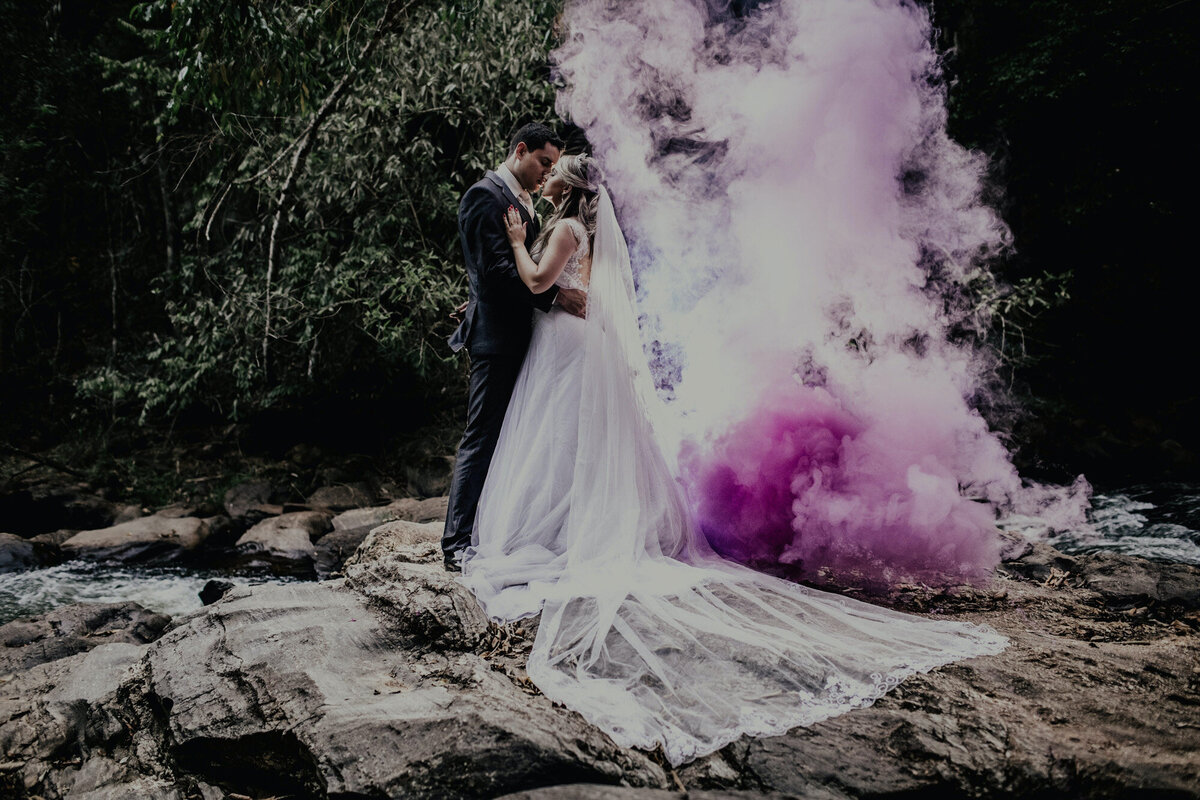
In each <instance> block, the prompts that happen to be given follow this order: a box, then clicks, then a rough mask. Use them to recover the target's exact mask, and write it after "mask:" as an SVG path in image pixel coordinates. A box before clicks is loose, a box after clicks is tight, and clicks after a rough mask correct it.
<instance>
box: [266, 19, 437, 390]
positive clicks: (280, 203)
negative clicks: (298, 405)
mask: <svg viewBox="0 0 1200 800" xmlns="http://www.w3.org/2000/svg"><path fill="white" fill-rule="evenodd" d="M414 2H416V0H403V1H402V0H388V4H387V8H385V9H384V11H383V16H382V17H381V18H380V20H379V24H378V25H377V26H376V27H375V32H374V33H373V34H372V35H371V38H370V39H369V40H368V41H367V43H366V44H364V45H363V47H362V49H361V50H360V51H359V53H358V58H357V59H356V60H355V61H354V63H353V64H351V65H350V69H348V70H347V71H346V73H345V74H344V75H342V77H341V78H339V79H338V82H337V83H336V84H334V86H333V88H332V89H331V90H330V91H329V94H327V95H326V96H325V99H324V100H323V101H322V102H321V105H320V107H319V108H318V109H317V111H316V113H315V114H313V117H312V119H311V120H309V123H308V126H307V127H305V129H304V131H303V132H302V133H301V134H300V137H299V138H298V139H297V140H296V143H295V145H293V146H295V148H296V150H295V152H294V153H293V154H292V163H291V166H290V167H289V169H288V173H287V178H285V179H284V181H283V186H281V187H280V189H279V197H278V199H277V200H276V203H275V215H274V218H273V219H272V220H271V236H270V239H269V240H268V243H267V279H266V318H265V320H264V324H263V339H262V360H263V370H264V371H266V370H267V368H268V364H269V362H268V349H269V346H270V341H271V280H272V279H273V278H274V276H275V265H276V263H277V262H278V260H279V229H280V226H281V225H282V224H283V220H284V218H285V216H286V215H287V212H288V204H289V203H290V202H291V199H292V190H293V189H294V188H295V186H296V181H297V179H298V178H299V176H300V174H301V173H302V172H303V171H304V165H305V164H306V163H307V161H308V154H309V152H311V150H312V147H313V143H314V142H315V141H316V135H317V131H318V130H319V129H320V127H321V125H322V124H323V123H324V122H325V120H326V119H328V118H329V115H330V114H332V113H333V109H334V107H335V106H337V103H338V101H339V100H341V99H342V96H343V95H344V94H345V93H346V89H347V88H348V87H349V86H350V83H351V81H353V80H354V78H355V77H357V75H358V71H359V68H360V67H361V66H362V64H363V63H364V62H365V61H366V60H367V58H368V57H370V55H371V53H372V51H374V50H375V48H376V46H378V44H379V43H380V42H381V41H382V40H383V37H384V36H385V35H386V34H387V33H389V32H390V31H391V29H392V28H393V27H394V25H395V22H396V19H397V18H398V17H399V16H400V15H401V14H402V13H404V12H405V11H407V10H408V8H409V7H410V6H411V5H412V4H413V3H414Z"/></svg>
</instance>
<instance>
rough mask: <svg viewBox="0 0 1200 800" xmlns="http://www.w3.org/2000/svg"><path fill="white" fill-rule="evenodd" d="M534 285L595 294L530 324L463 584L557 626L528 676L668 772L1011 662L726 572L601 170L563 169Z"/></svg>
mask: <svg viewBox="0 0 1200 800" xmlns="http://www.w3.org/2000/svg"><path fill="white" fill-rule="evenodd" d="M542 196H543V197H545V198H546V199H548V200H550V202H551V203H553V204H554V205H555V207H556V208H555V211H554V213H553V215H552V216H551V217H550V219H549V220H548V222H547V224H546V226H545V229H544V230H543V232H542V233H541V235H540V236H539V238H538V240H537V241H536V242H535V244H534V247H533V252H532V253H530V252H527V251H526V249H525V245H524V225H523V224H522V223H521V221H520V218H519V217H518V216H517V215H516V214H515V212H513V211H512V210H510V212H509V214H508V215H507V216H506V219H505V223H506V228H507V230H508V237H509V241H510V243H511V244H512V247H513V251H514V256H515V258H516V262H517V267H518V271H519V272H520V275H521V278H522V280H524V281H525V283H526V285H528V286H529V288H530V289H531V290H533V291H534V292H540V291H545V290H546V289H548V288H549V287H550V286H551V285H554V284H557V285H559V286H566V287H571V288H579V289H586V290H587V291H588V313H587V318H586V319H580V318H578V317H574V316H571V315H569V314H566V313H564V312H561V311H558V310H553V309H552V310H551V311H550V312H548V313H543V312H540V311H536V312H534V314H535V320H534V328H533V337H532V341H531V343H530V346H529V351H528V354H527V355H526V357H525V362H524V364H523V366H522V368H521V372H520V376H519V377H518V378H517V384H516V388H515V390H514V391H513V395H512V400H511V402H510V403H509V406H508V410H507V413H506V414H505V417H504V423H503V427H502V429H501V433H500V439H499V443H498V444H497V446H496V451H495V455H494V456H493V460H492V464H491V468H490V469H489V471H488V475H487V480H486V482H485V484H484V488H483V494H482V496H481V498H480V502H479V510H478V515H477V518H476V524H475V528H474V533H473V538H472V546H471V547H470V548H469V549H468V550H467V552H466V554H465V558H464V561H463V576H462V578H461V579H460V580H462V582H463V583H464V584H465V585H466V586H467V587H469V588H470V589H471V590H472V591H473V592H474V593H475V596H476V597H477V598H478V600H479V602H480V604H481V605H482V606H483V608H484V610H485V611H486V612H487V614H488V616H490V617H491V618H492V619H494V620H497V621H499V622H507V621H512V620H516V619H520V618H522V617H527V616H532V615H535V614H538V613H539V612H540V613H541V622H540V625H539V627H538V632H537V636H536V638H535V640H534V643H533V649H532V651H531V653H530V655H529V661H528V665H527V671H528V674H529V677H530V679H532V680H533V682H534V683H535V684H536V685H537V686H538V688H540V689H541V690H542V692H543V693H544V694H545V695H546V696H548V697H549V698H551V699H552V700H555V701H558V702H561V703H563V704H564V705H566V706H568V707H569V708H572V709H574V710H576V711H578V712H579V713H581V714H582V715H583V716H584V717H585V718H587V719H588V721H589V722H591V723H592V724H594V725H596V726H598V727H600V728H601V729H603V730H604V731H605V732H606V733H608V734H609V735H610V736H611V737H612V738H613V739H614V740H615V741H616V742H617V743H618V744H621V745H624V746H633V747H641V748H646V749H653V748H655V747H656V746H660V745H661V746H662V748H663V750H664V752H665V754H666V756H667V758H668V760H669V761H670V762H671V763H672V764H676V765H677V764H680V763H683V762H685V761H688V760H690V759H692V758H695V757H698V756H701V755H704V754H707V753H710V752H713V751H714V750H717V749H719V748H720V747H722V746H724V745H725V744H727V743H729V742H730V741H733V740H734V739H736V738H738V737H739V736H742V735H743V734H750V735H771V734H779V733H782V732H784V731H786V730H788V729H789V728H792V727H795V726H797V725H811V724H813V723H816V722H819V721H821V720H823V719H827V718H829V717H831V716H834V715H837V714H841V713H843V712H845V711H848V710H850V709H852V708H856V707H860V706H864V705H869V704H870V703H871V702H873V701H874V700H875V699H876V698H878V697H879V696H881V695H882V694H883V693H885V692H887V691H888V690H889V689H891V688H892V687H894V686H895V685H896V684H897V683H899V682H900V681H901V680H902V679H903V678H905V677H906V676H908V675H911V674H913V673H916V672H924V671H928V670H930V669H933V668H935V667H938V666H940V665H942V664H946V663H948V662H951V661H955V660H958V659H962V658H970V657H973V656H978V655H985V654H991V653H996V652H999V651H1000V650H1002V649H1003V648H1004V646H1005V644H1006V640H1005V639H1004V637H1002V636H1001V635H999V634H998V633H996V632H995V631H993V630H992V629H990V628H988V627H986V626H975V625H971V624H968V623H959V622H949V621H938V620H930V619H925V618H923V617H917V616H912V615H908V614H903V613H900V612H896V611H891V610H889V609H885V608H880V607H877V606H873V605H870V604H868V603H863V602H860V601H856V600H853V599H849V598H844V597H841V596H838V595H835V594H830V593H826V592H821V591H817V590H815V589H811V588H808V587H805V586H800V585H798V584H795V583H791V582H789V581H785V580H782V579H779V578H775V577H771V576H768V575H763V574H761V573H758V572H755V571H753V570H751V569H749V568H746V567H744V566H741V565H739V564H735V563H733V562H729V561H725V560H723V559H722V558H720V557H719V556H717V555H716V554H715V553H714V552H713V551H712V549H711V548H710V547H709V546H708V544H707V543H706V542H705V540H704V538H703V537H702V536H701V535H700V534H699V533H698V532H697V531H696V529H695V528H694V527H693V524H692V520H691V517H690V514H689V510H688V509H689V506H688V502H687V498H686V496H685V493H684V491H683V489H682V487H681V486H680V485H679V483H678V482H677V481H676V479H675V475H674V472H673V468H672V465H671V463H670V462H669V460H668V459H667V457H666V456H665V452H668V450H667V448H666V447H664V444H663V442H662V440H661V439H660V438H659V437H660V436H661V435H662V434H663V432H664V431H666V430H667V427H666V420H664V419H663V417H662V413H661V412H662V411H663V409H662V406H661V403H660V401H659V399H658V397H657V395H656V394H655V391H654V386H653V384H652V381H651V378H650V374H649V369H648V367H647V364H646V358H645V355H644V353H643V351H642V344H641V338H640V334H639V332H638V326H637V312H636V309H635V303H636V301H635V298H634V287H633V276H632V273H631V269H630V262H629V253H628V250H627V248H626V244H625V240H624V237H623V236H622V234H621V230H620V226H619V225H618V223H617V218H616V214H615V211H614V209H613V204H612V201H611V199H610V198H609V196H608V192H607V191H606V190H605V188H604V186H603V185H601V183H600V181H599V170H598V168H597V165H596V164H595V163H594V162H593V161H592V159H590V158H589V157H588V156H583V155H580V156H564V157H563V158H562V159H560V160H559V162H558V164H557V165H556V167H555V168H554V171H553V172H552V173H551V175H550V178H549V179H548V180H547V182H546V185H545V188H544V189H543V193H542Z"/></svg>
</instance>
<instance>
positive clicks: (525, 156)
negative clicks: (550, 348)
mask: <svg viewBox="0 0 1200 800" xmlns="http://www.w3.org/2000/svg"><path fill="white" fill-rule="evenodd" d="M562 148H563V142H562V140H561V139H559V138H558V136H556V135H555V133H554V131H552V130H550V128H548V127H546V126H545V125H542V124H540V123H531V124H529V125H525V126H524V127H522V128H520V129H519V130H517V132H516V133H515V134H514V135H513V137H512V141H511V142H510V143H509V147H508V158H506V159H505V160H504V163H503V164H501V165H500V166H498V167H497V168H496V169H495V171H492V170H488V172H487V174H486V175H484V177H483V180H481V181H479V182H478V183H476V184H475V185H474V186H472V187H471V188H470V189H468V190H467V193H466V194H465V195H464V196H463V199H462V202H461V203H459V206H458V233H459V238H460V239H461V241H462V248H463V258H464V259H465V261H466V267H467V292H468V294H467V297H468V300H467V304H466V308H465V309H464V314H463V320H462V324H460V325H459V326H458V330H456V331H455V332H454V335H453V336H451V337H450V348H451V349H452V350H454V351H455V352H457V351H459V350H461V349H462V348H463V347H466V348H467V352H468V353H469V354H470V356H471V382H470V389H469V394H468V399H467V427H466V430H464V431H463V438H462V441H461V442H459V445H458V457H457V459H456V460H455V462H454V478H453V480H452V481H451V483H450V508H449V511H448V513H447V514H446V530H445V532H444V533H443V534H442V553H443V556H444V560H445V565H446V569H447V570H449V571H452V572H458V571H460V570H461V567H460V566H459V564H458V560H459V558H460V557H461V553H462V551H463V550H464V549H466V548H467V546H469V545H470V544H471V530H472V528H473V527H474V525H475V509H476V507H477V506H478V505H479V495H480V492H482V490H483V481H484V478H486V477H487V471H488V465H489V464H491V461H492V453H493V452H494V451H495V449H496V441H497V440H498V439H499V437H500V423H501V422H503V421H504V411H505V409H507V408H508V401H509V398H511V397H512V392H513V386H514V385H515V384H516V382H517V373H518V372H519V371H520V369H521V362H522V361H524V359H525V351H526V350H527V349H528V348H529V337H530V332H531V329H532V324H533V309H534V308H538V309H541V310H542V311H549V310H550V309H551V307H553V306H556V305H557V306H559V307H561V308H562V309H563V310H564V311H567V312H568V313H571V314H574V315H575V316H578V317H582V316H583V315H584V309H585V307H586V302H587V296H586V293H585V292H583V291H581V290H578V289H566V288H559V287H557V286H552V287H551V288H550V289H548V290H547V291H545V292H543V293H542V294H536V295H535V294H533V293H532V292H531V291H529V289H528V288H526V286H525V283H524V282H523V281H522V280H521V276H520V275H519V274H518V273H517V264H516V261H515V260H514V259H513V252H512V246H511V245H510V244H509V243H508V237H507V235H506V234H505V230H504V212H505V211H506V210H507V209H508V208H509V207H515V208H516V209H517V210H518V212H519V213H520V214H521V218H522V219H523V220H524V221H525V223H526V227H525V246H526V247H527V248H532V247H533V242H534V240H535V239H537V235H538V232H539V231H540V229H541V226H540V225H539V224H538V218H537V215H536V214H535V213H534V211H533V200H532V199H531V197H530V193H531V192H534V191H536V190H537V189H538V188H540V187H541V185H542V183H543V182H545V180H546V177H547V176H548V175H549V174H550V170H551V168H553V167H554V164H555V163H556V162H557V161H558V157H559V155H561V154H562Z"/></svg>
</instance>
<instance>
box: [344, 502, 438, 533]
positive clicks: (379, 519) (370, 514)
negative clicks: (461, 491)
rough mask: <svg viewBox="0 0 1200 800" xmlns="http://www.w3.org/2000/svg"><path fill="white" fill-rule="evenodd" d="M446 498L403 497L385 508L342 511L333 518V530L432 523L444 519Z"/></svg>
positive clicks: (373, 507)
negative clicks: (392, 523)
mask: <svg viewBox="0 0 1200 800" xmlns="http://www.w3.org/2000/svg"><path fill="white" fill-rule="evenodd" d="M449 499H450V498H448V497H430V498H427V499H425V500H417V499H416V498H412V497H404V498H401V499H399V500H393V501H392V502H391V503H388V504H387V505H386V506H370V507H367V508H352V509H350V510H349V511H343V512H342V513H341V514H338V515H337V516H336V517H334V518H333V528H334V530H349V529H351V528H361V527H363V526H374V525H382V524H383V523H385V522H392V521H394V520H406V521H409V522H434V521H436V520H443V521H444V520H445V519H446V508H447V506H448V503H449Z"/></svg>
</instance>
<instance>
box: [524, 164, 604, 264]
mask: <svg viewBox="0 0 1200 800" xmlns="http://www.w3.org/2000/svg"><path fill="white" fill-rule="evenodd" d="M556 168H557V169H558V175H559V177H560V178H562V179H563V182H564V183H566V184H567V185H568V186H570V187H572V189H573V190H574V191H572V192H570V193H569V194H568V195H567V196H566V197H565V198H563V200H562V202H561V203H559V204H558V208H556V209H554V213H553V214H551V215H550V219H548V220H546V225H545V227H544V228H542V232H541V233H540V234H538V238H537V241H536V242H534V243H533V252H535V253H536V252H540V251H542V250H544V249H545V248H546V245H547V244H548V243H549V242H550V234H552V233H553V232H554V228H555V227H556V226H557V225H558V223H560V222H562V221H563V220H564V219H570V218H571V217H578V218H579V221H580V222H582V223H583V227H584V228H585V229H586V230H587V235H588V247H589V248H590V247H591V246H592V240H593V239H594V238H595V235H596V210H597V208H598V207H599V205H600V195H599V194H597V192H598V191H599V190H600V166H599V165H598V164H597V163H596V161H595V159H593V158H592V157H591V156H589V155H585V154H582V153H581V154H579V155H575V156H563V157H562V158H560V159H559V160H558V164H557V166H556Z"/></svg>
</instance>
